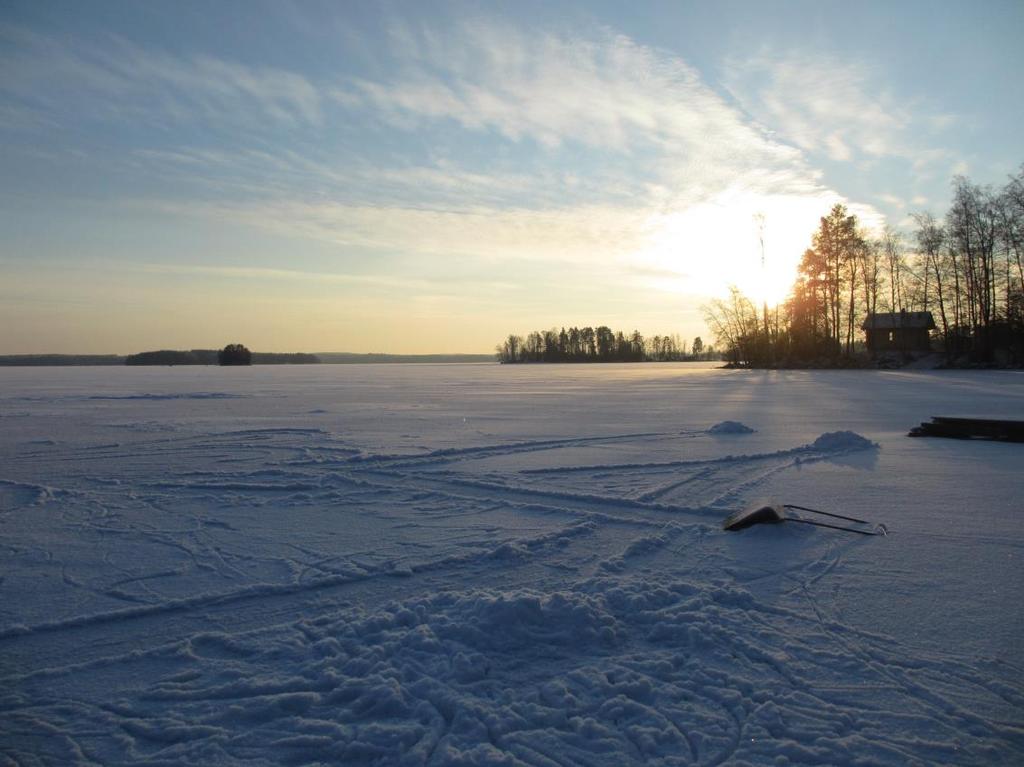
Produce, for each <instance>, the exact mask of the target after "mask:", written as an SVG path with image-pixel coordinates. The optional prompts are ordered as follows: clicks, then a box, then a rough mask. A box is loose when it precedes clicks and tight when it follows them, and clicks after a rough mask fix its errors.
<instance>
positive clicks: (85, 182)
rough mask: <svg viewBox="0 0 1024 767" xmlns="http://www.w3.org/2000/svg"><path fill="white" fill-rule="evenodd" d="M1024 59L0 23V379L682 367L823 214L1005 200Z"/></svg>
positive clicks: (879, 33) (26, 17)
mask: <svg viewBox="0 0 1024 767" xmlns="http://www.w3.org/2000/svg"><path fill="white" fill-rule="evenodd" d="M1022 30H1024V4H1021V3H1019V2H1006V3H999V2H989V3H980V4H977V5H971V4H967V3H942V2H926V3H899V4H893V3H852V4H841V3H829V2H813V3H798V2H793V3H780V4H777V5H772V4H768V3H705V2H702V3H685V2H680V3H642V2H640V3H629V4H626V3H621V2H608V3H598V2H593V3H550V2H546V3H531V2H517V3H507V4H503V3H452V4H442V3H340V2H331V3H314V2H294V3H284V2H274V3H266V4H261V3H256V2H218V3H207V2H175V3H170V2H166V3H150V2H147V3H103V2H90V3H78V2H69V3H62V2H48V3H38V2H10V1H9V0H6V1H5V0H0V226H2V229H3V232H4V236H3V238H2V240H0V327H3V328H4V329H5V331H4V332H3V333H0V353H29V352H69V351H82V352H131V351H139V350H142V349H151V348H192V347H204V348H205V347H211V346H220V345H223V344H225V343H228V342H232V341H241V342H243V343H246V344H247V345H249V346H250V347H251V348H256V349H261V350H281V351H285V350H293V351H329V350H348V351H387V352H428V351H429V352H442V351H448V352H456V351H461V352H486V351H489V350H491V349H492V348H493V346H494V345H495V344H496V343H497V342H498V341H499V340H500V339H501V338H502V337H504V335H506V334H507V333H508V332H510V331H516V332H523V331H527V330H531V329H534V328H545V327H551V326H561V325H569V324H578V325H583V324H592V325H596V324H609V325H611V326H612V327H616V328H622V329H623V330H632V329H633V328H638V329H639V330H640V331H641V332H643V333H645V334H654V333H669V332H671V333H680V334H681V335H683V336H684V337H685V338H687V339H692V337H693V336H694V335H698V334H701V335H705V337H706V329H705V328H704V327H703V324H702V322H701V319H700V311H699V307H700V305H701V304H702V303H704V302H706V301H707V300H708V298H709V297H712V296H716V295H721V294H722V293H724V292H725V290H726V289H727V287H728V285H729V284H730V283H736V284H739V285H740V286H741V287H742V288H744V289H745V290H747V291H748V292H750V293H751V294H753V295H755V296H756V297H760V296H768V297H773V298H774V297H779V296H781V295H782V293H783V291H784V289H785V286H786V285H787V284H788V283H789V282H790V281H791V280H792V276H793V266H794V264H795V262H796V260H797V259H798V258H799V256H800V253H801V252H802V250H803V249H804V248H805V247H806V246H807V245H808V244H809V237H810V233H811V231H813V229H814V227H815V225H816V223H817V219H818V217H819V216H821V215H823V214H824V213H825V212H826V211H827V210H828V208H829V207H830V206H831V204H832V203H834V202H837V201H839V202H844V203H846V204H847V205H848V206H849V207H850V208H851V209H852V210H854V211H855V212H856V213H858V215H859V216H860V217H861V220H862V222H863V223H864V224H865V226H867V227H871V228H877V227H880V226H882V225H883V224H884V223H889V224H891V225H893V226H896V227H904V228H908V227H909V226H910V223H909V215H910V213H911V212H914V211H919V210H930V211H932V212H933V213H935V214H936V215H941V214H942V213H944V211H945V207H946V202H947V200H948V195H949V183H950V180H951V178H952V176H953V175H954V174H956V173H966V174H968V175H969V176H970V177H971V178H972V179H973V180H975V181H977V182H981V183H997V184H998V183H1001V182H1002V181H1003V180H1004V179H1005V177H1006V175H1007V174H1008V173H1011V172H1013V171H1015V170H1016V169H1017V167H1018V166H1019V164H1020V163H1021V162H1022V161H1024V151H1022V147H1021V141H1020V138H1019V134H1020V131H1019V126H1020V125H1021V124H1024V120H1022V118H1024V98H1022V96H1024V85H1022V79H1021V77H1020V73H1021V71H1022V64H1024V54H1022V53H1021V46H1020V45H1019V38H1020V33H1021V31H1022ZM758 214H760V215H763V216H764V222H765V224H764V240H765V249H766V266H765V267H764V268H762V265H761V254H760V249H759V245H758V226H757V224H756V216H757V215H758Z"/></svg>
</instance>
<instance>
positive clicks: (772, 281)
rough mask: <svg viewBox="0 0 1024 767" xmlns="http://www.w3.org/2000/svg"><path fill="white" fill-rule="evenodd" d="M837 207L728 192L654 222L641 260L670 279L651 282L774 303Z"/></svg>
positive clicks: (823, 202)
mask: <svg viewBox="0 0 1024 767" xmlns="http://www.w3.org/2000/svg"><path fill="white" fill-rule="evenodd" d="M831 204H832V200H827V199H823V198H821V197H818V196H808V197H796V196H781V195H777V196H766V195H757V194H753V193H743V192H726V193H724V194H722V195H720V196H718V197H716V198H715V199H713V200H711V201H709V202H705V203H701V204H698V205H695V206H692V207H690V208H687V209H686V210H682V211H679V212H675V213H671V214H667V215H662V216H657V217H655V218H653V219H651V221H649V229H650V235H649V238H648V247H647V248H646V249H644V250H643V251H642V252H640V253H638V254H636V259H637V261H639V262H640V264H641V265H642V266H643V267H645V268H646V269H648V270H650V271H651V272H652V273H654V274H664V275H665V277H664V278H661V277H657V278H653V279H654V280H655V282H660V283H661V284H660V287H661V288H662V289H665V290H671V291H674V292H680V293H688V294H700V295H711V296H723V295H725V294H726V293H727V291H728V290H729V286H730V285H735V286H736V287H738V288H739V289H740V290H741V291H743V293H744V294H745V295H746V296H747V297H749V298H750V299H751V300H752V301H754V302H755V303H756V304H759V305H760V304H762V303H764V302H767V303H768V304H769V305H775V304H777V303H781V302H782V301H784V300H785V299H786V297H787V296H788V295H789V292H790V290H791V288H792V286H793V282H794V280H795V279H796V270H797V265H798V264H799V262H800V257H801V255H802V254H803V252H804V251H805V250H806V249H807V248H808V247H810V244H811V235H812V234H813V232H814V230H815V228H816V227H817V226H818V222H819V219H820V217H821V216H822V215H824V214H825V213H827V212H828V209H829V206H830V205H831ZM762 243H763V247H762ZM672 275H676V276H675V278H673V277H672Z"/></svg>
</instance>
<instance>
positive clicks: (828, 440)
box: [811, 431, 878, 453]
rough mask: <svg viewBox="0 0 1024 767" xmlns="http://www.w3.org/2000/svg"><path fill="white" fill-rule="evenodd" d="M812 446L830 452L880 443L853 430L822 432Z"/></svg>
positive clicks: (872, 446) (848, 450)
mask: <svg viewBox="0 0 1024 767" xmlns="http://www.w3.org/2000/svg"><path fill="white" fill-rule="evenodd" d="M811 447H812V448H814V449H815V450H821V451H825V452H830V453H839V452H844V453H846V452H853V451H855V450H868V449H871V448H877V447H878V444H877V443H875V442H872V441H871V440H869V439H866V438H865V437H862V436H861V435H859V434H857V433H856V432H852V431H830V432H827V433H825V434H822V435H821V436H820V437H818V438H817V439H816V440H814V442H813V443H811Z"/></svg>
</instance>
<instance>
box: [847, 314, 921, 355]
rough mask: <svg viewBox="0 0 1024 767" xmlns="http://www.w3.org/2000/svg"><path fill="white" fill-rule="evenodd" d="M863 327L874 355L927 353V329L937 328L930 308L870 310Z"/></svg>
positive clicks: (869, 348) (869, 349)
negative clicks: (922, 310) (910, 310)
mask: <svg viewBox="0 0 1024 767" xmlns="http://www.w3.org/2000/svg"><path fill="white" fill-rule="evenodd" d="M860 327H861V330H863V331H864V332H865V333H866V334H867V347H868V351H869V352H871V355H872V356H878V355H881V354H886V353H888V352H898V353H902V354H927V353H928V352H930V351H931V341H930V340H929V337H928V331H930V330H934V329H935V319H934V318H933V317H932V313H931V312H908V311H906V310H904V311H900V312H879V313H876V314H869V315H868V316H867V318H866V319H865V320H864V324H862V325H861V326H860Z"/></svg>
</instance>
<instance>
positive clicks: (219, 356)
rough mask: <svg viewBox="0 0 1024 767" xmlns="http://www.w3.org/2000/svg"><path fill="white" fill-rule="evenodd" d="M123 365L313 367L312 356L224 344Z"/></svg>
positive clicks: (133, 358) (131, 358)
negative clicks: (258, 350)
mask: <svg viewBox="0 0 1024 767" xmlns="http://www.w3.org/2000/svg"><path fill="white" fill-rule="evenodd" d="M123 362H124V364H125V365H250V364H252V365H316V364H319V363H320V358H319V357H317V356H316V355H315V354H304V353H301V352H295V353H279V352H250V351H249V350H248V349H246V348H245V347H244V346H242V344H228V345H227V346H226V347H224V348H223V349H219V350H218V349H191V350H189V351H177V350H173V349H162V350H160V351H153V352H139V353H138V354H129V355H128V356H127V357H125V358H124V361H123Z"/></svg>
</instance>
